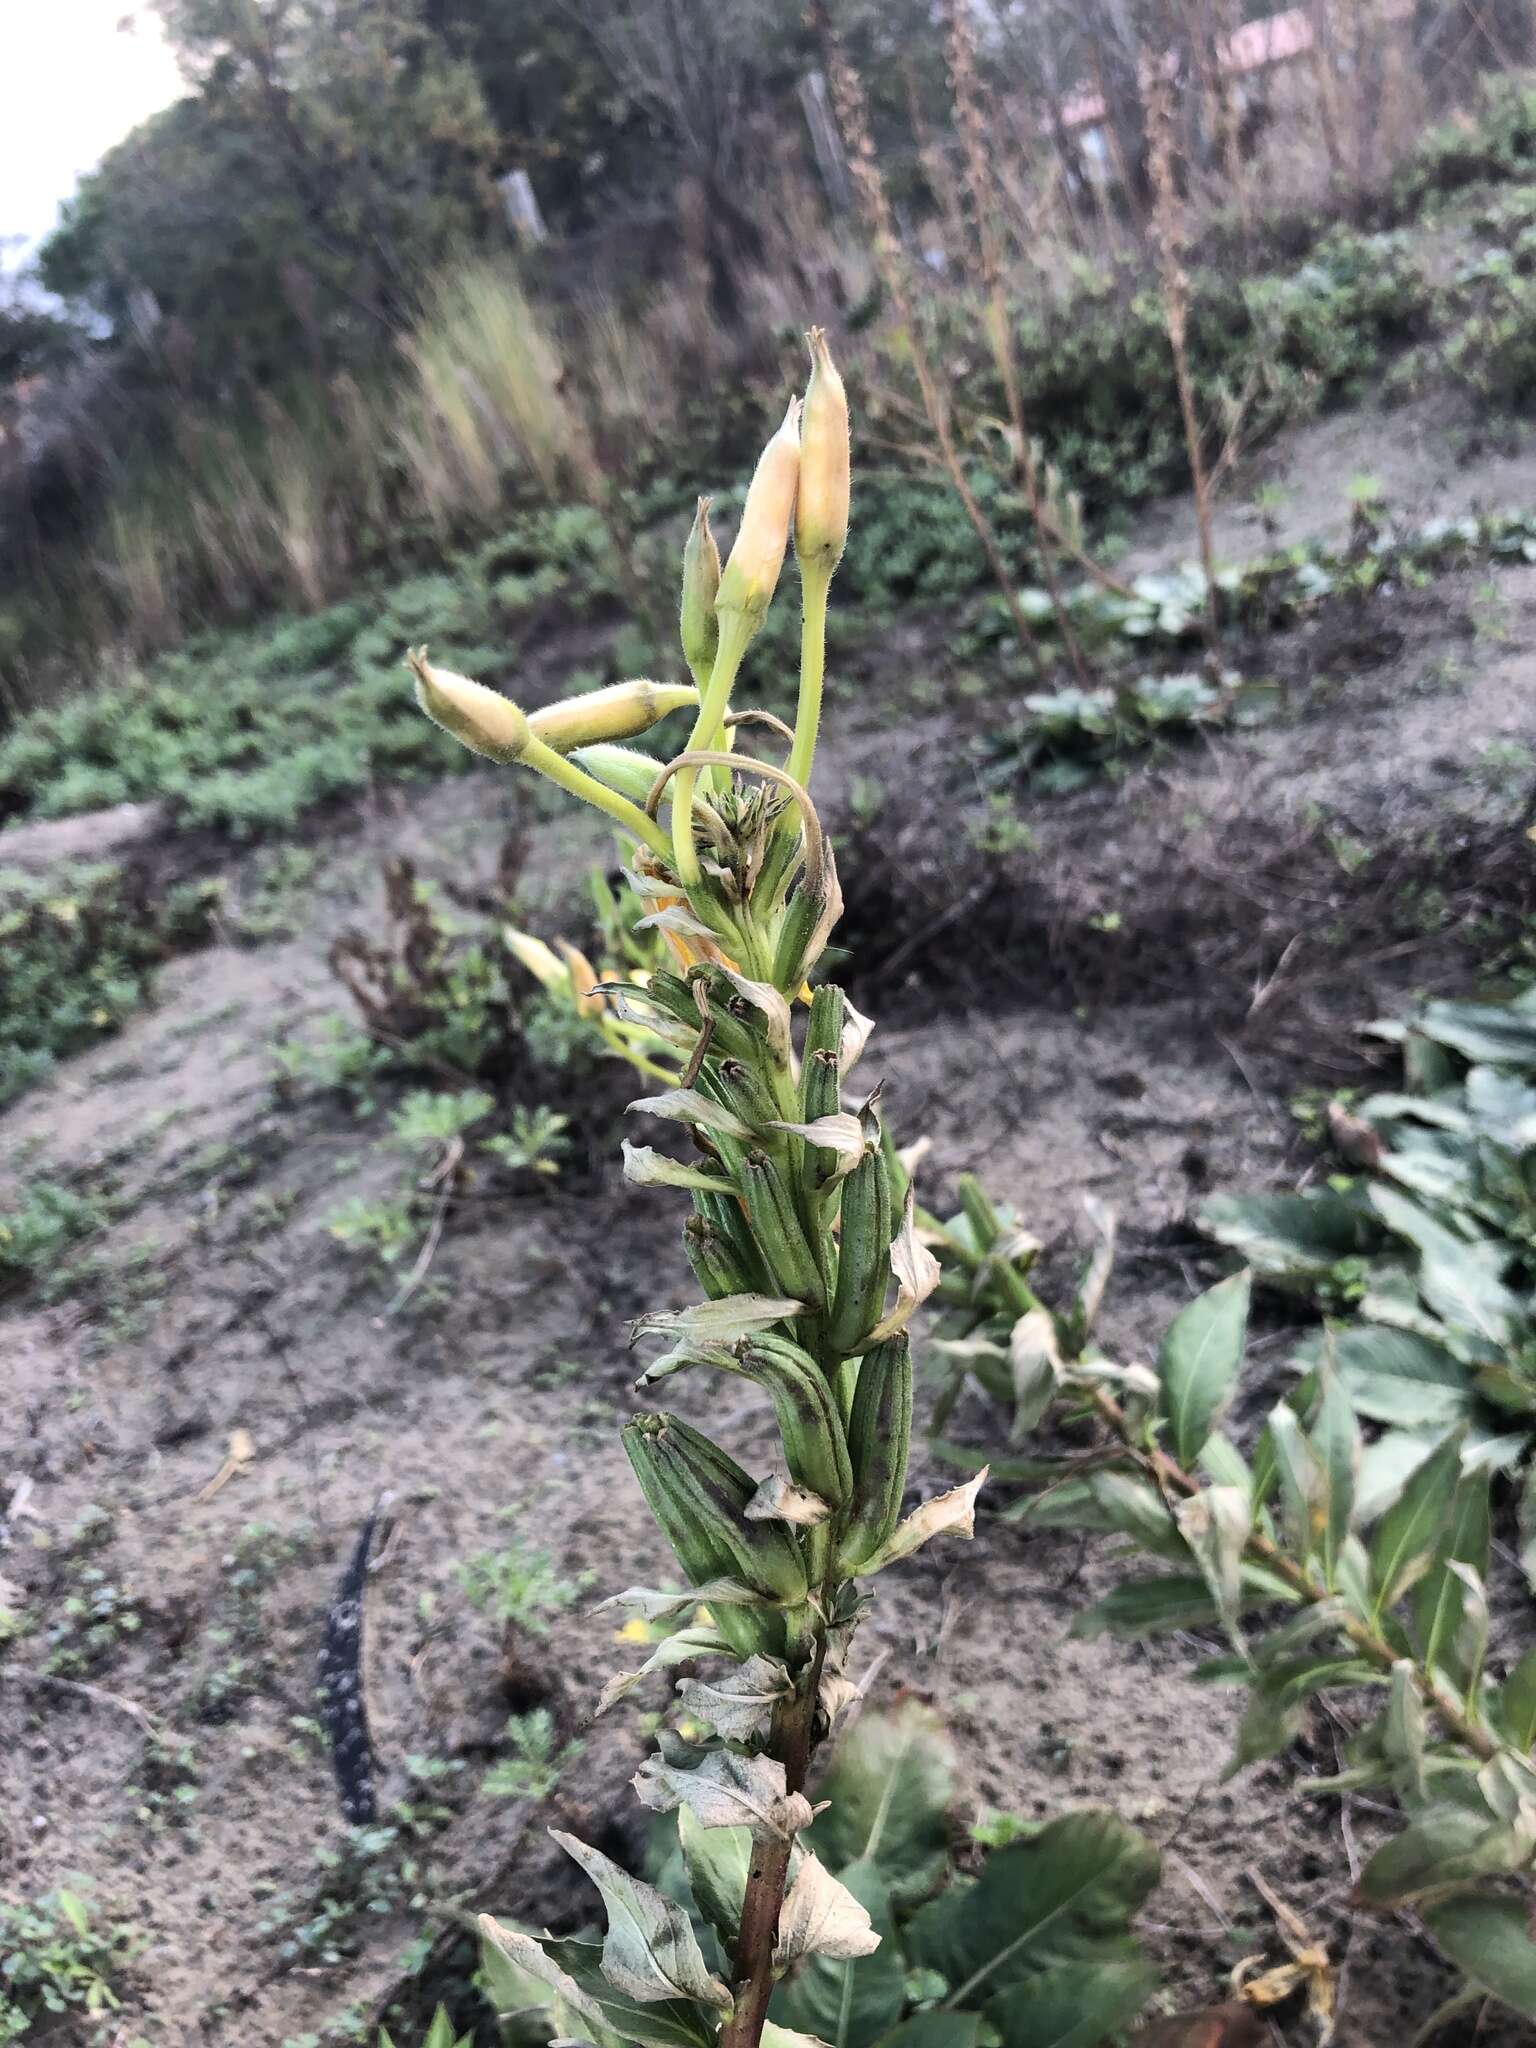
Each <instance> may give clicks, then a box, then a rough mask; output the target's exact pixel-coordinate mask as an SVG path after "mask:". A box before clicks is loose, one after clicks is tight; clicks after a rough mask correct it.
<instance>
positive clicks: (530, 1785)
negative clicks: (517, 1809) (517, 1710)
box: [481, 1707, 585, 1801]
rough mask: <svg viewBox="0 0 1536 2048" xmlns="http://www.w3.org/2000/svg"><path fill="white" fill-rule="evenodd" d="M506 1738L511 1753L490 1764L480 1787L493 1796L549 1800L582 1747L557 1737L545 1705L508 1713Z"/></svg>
mask: <svg viewBox="0 0 1536 2048" xmlns="http://www.w3.org/2000/svg"><path fill="white" fill-rule="evenodd" d="M506 1740H507V1743H508V1746H509V1747H510V1749H511V1751H512V1754H511V1755H510V1756H509V1757H503V1758H502V1759H501V1760H500V1761H499V1762H498V1763H495V1764H493V1765H492V1766H491V1768H490V1770H488V1771H487V1772H486V1774H485V1779H484V1782H483V1784H482V1786H481V1790H482V1791H484V1792H486V1793H488V1794H489V1795H490V1796H491V1797H492V1798H494V1799H529V1800H534V1801H538V1800H543V1799H548V1797H549V1796H550V1794H551V1793H552V1792H553V1791H554V1789H555V1787H556V1786H557V1785H558V1784H559V1782H560V1779H561V1776H562V1775H563V1773H564V1772H565V1771H566V1770H567V1769H568V1768H569V1767H570V1765H571V1764H573V1763H574V1762H575V1761H576V1759H577V1757H579V1756H580V1755H581V1752H582V1750H583V1748H584V1747H585V1745H584V1744H583V1743H581V1742H579V1741H572V1742H565V1743H562V1742H561V1741H560V1740H559V1737H558V1736H557V1734H556V1732H555V1721H554V1716H553V1715H552V1714H551V1713H550V1711H549V1709H548V1708H547V1707H534V1708H533V1709H531V1711H530V1712H528V1713H526V1714H511V1715H509V1716H508V1717H507V1730H506Z"/></svg>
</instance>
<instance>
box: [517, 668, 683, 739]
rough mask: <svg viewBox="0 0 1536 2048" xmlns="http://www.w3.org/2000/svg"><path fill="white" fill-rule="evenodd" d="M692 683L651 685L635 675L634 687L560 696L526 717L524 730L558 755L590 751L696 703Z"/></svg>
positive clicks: (619, 685)
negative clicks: (555, 702) (586, 749)
mask: <svg viewBox="0 0 1536 2048" xmlns="http://www.w3.org/2000/svg"><path fill="white" fill-rule="evenodd" d="M698 701H699V693H698V691H697V690H696V689H695V688H694V687H693V685H692V683H653V682H650V681H649V680H648V679H646V678H645V677H637V678H636V679H635V681H634V682H632V683H610V684H609V685H608V687H607V688H606V689H604V690H587V691H585V692H584V693H583V694H582V695H581V696H579V697H562V698H561V699H560V701H559V703H558V704H546V705H545V706H544V708H543V709H542V710H541V711H533V712H530V713H529V715H528V730H529V731H530V732H531V733H532V734H533V736H534V738H535V739H536V740H542V741H543V742H544V744H545V746H546V747H553V748H554V750H555V752H556V753H557V754H568V753H569V752H570V751H571V749H572V748H573V747H592V746H596V745H597V744H598V743H599V742H600V741H602V740H629V739H633V738H634V737H635V735H636V734H637V733H642V732H649V731H650V729H651V727H652V726H653V725H655V724H656V722H657V720H658V719H662V718H665V717H666V715H667V713H668V712H669V711H680V710H681V709H682V707H683V706H684V705H685V704H697V703H698Z"/></svg>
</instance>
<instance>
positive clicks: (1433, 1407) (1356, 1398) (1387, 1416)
mask: <svg viewBox="0 0 1536 2048" xmlns="http://www.w3.org/2000/svg"><path fill="white" fill-rule="evenodd" d="M1327 1341H1328V1344H1329V1346H1330V1349H1331V1354H1332V1358H1333V1363H1334V1367H1335V1370H1336V1371H1337V1373H1338V1375H1339V1378H1340V1380H1341V1381H1342V1383H1343V1386H1344V1391H1345V1393H1346V1394H1348V1396H1349V1399H1350V1402H1351V1405H1352V1406H1353V1408H1354V1410H1355V1413H1356V1414H1357V1415H1363V1416H1364V1417H1365V1418H1366V1419H1367V1421H1370V1422H1386V1423H1392V1424H1395V1425H1396V1426H1397V1427H1398V1428H1401V1429H1433V1430H1437V1431H1443V1430H1447V1429H1452V1428H1454V1427H1455V1425H1456V1424H1457V1423H1458V1422H1461V1421H1463V1420H1465V1419H1466V1418H1467V1417H1468V1416H1470V1415H1471V1414H1472V1412H1473V1410H1474V1409H1475V1408H1476V1406H1477V1399H1476V1395H1475V1393H1474V1390H1473V1387H1472V1381H1471V1377H1470V1375H1469V1374H1468V1372H1467V1368H1466V1367H1465V1366H1464V1365H1463V1364H1462V1363H1461V1361H1460V1360H1459V1359H1456V1358H1453V1357H1452V1356H1451V1354H1450V1352H1449V1351H1447V1350H1446V1349H1445V1347H1444V1345H1442V1344H1436V1343H1435V1342H1433V1340H1432V1339H1430V1338H1428V1337H1422V1336H1420V1335H1419V1334H1418V1333H1417V1332H1416V1331H1413V1330H1393V1329H1389V1328H1388V1327H1387V1326H1386V1325H1385V1324H1383V1323H1350V1324H1345V1325H1343V1326H1342V1327H1337V1328H1332V1329H1330V1330H1329V1331H1328V1333H1327ZM1321 1353H1322V1339H1320V1338H1319V1339H1315V1340H1313V1341H1312V1342H1310V1343H1308V1344H1305V1345H1303V1346H1302V1347H1301V1348H1300V1349H1299V1350H1298V1352H1297V1353H1296V1359H1295V1363H1296V1364H1297V1365H1300V1366H1311V1365H1315V1364H1316V1363H1317V1361H1318V1359H1319V1357H1320V1356H1321Z"/></svg>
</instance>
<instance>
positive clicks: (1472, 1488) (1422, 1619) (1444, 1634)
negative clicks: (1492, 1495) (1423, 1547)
mask: <svg viewBox="0 0 1536 2048" xmlns="http://www.w3.org/2000/svg"><path fill="white" fill-rule="evenodd" d="M1488 1494H1489V1479H1488V1474H1487V1473H1486V1472H1468V1473H1464V1474H1463V1475H1462V1477H1461V1479H1460V1480H1459V1481H1458V1482H1457V1486H1456V1490H1455V1493H1454V1494H1453V1495H1452V1498H1451V1512H1450V1519H1449V1521H1448V1522H1447V1524H1446V1526H1445V1529H1444V1531H1443V1533H1442V1535H1441V1537H1440V1540H1439V1542H1438V1543H1437V1544H1436V1546H1435V1554H1434V1560H1433V1562H1432V1563H1431V1565H1430V1567H1429V1570H1428V1571H1427V1572H1426V1573H1425V1574H1424V1576H1423V1578H1422V1579H1420V1581H1419V1583H1418V1584H1417V1585H1416V1586H1415V1587H1414V1589H1413V1626H1414V1631H1415V1633H1416V1634H1417V1636H1418V1640H1419V1645H1420V1648H1421V1649H1422V1651H1423V1653H1424V1662H1425V1663H1426V1664H1427V1665H1428V1666H1429V1667H1430V1668H1431V1669H1435V1668H1437V1667H1438V1668H1439V1669H1442V1670H1444V1671H1445V1672H1446V1673H1447V1674H1448V1675H1449V1677H1450V1678H1451V1680H1452V1683H1453V1684H1454V1685H1456V1686H1457V1687H1458V1688H1459V1689H1460V1690H1461V1691H1462V1692H1465V1691H1466V1690H1467V1688H1468V1687H1469V1686H1470V1684H1471V1683H1472V1677H1473V1673H1472V1671H1471V1669H1470V1668H1469V1666H1468V1664H1467V1663H1466V1662H1465V1661H1464V1660H1463V1658H1462V1657H1461V1656H1459V1655H1458V1654H1457V1648H1458V1639H1459V1637H1460V1635H1461V1632H1462V1625H1463V1622H1464V1620H1465V1619H1466V1618H1467V1614H1468V1588H1467V1585H1466V1583H1465V1581H1464V1580H1463V1579H1462V1578H1461V1577H1460V1576H1459V1575H1458V1574H1457V1573H1456V1572H1454V1571H1453V1570H1452V1569H1451V1567H1452V1565H1453V1564H1462V1565H1470V1566H1471V1568H1472V1570H1473V1571H1474V1572H1476V1573H1477V1574H1478V1576H1479V1578H1486V1577H1487V1575H1488V1559H1489V1552H1490V1529H1489V1500H1488Z"/></svg>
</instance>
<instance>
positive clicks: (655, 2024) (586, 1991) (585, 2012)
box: [542, 1935, 718, 2048]
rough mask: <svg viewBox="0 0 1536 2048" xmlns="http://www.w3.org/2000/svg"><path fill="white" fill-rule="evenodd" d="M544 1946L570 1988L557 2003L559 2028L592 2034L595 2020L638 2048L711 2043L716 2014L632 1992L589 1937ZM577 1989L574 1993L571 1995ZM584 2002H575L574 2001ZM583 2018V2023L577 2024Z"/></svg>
mask: <svg viewBox="0 0 1536 2048" xmlns="http://www.w3.org/2000/svg"><path fill="white" fill-rule="evenodd" d="M542 1946H543V1948H544V1950H545V1952H546V1954H547V1956H548V1958H549V1960H550V1962H551V1963H552V1964H553V1965H554V1967H555V1968H556V1969H557V1970H558V1971H560V1973H561V1974H562V1976H563V1978H564V1982H565V1985H566V1986H567V1987H568V1989H567V1990H566V1992H565V1994H564V1997H563V1999H562V2000H561V2001H560V2002H559V2003H557V2004H556V2007H555V2021H556V2031H557V2033H559V2034H561V2035H570V2034H572V2033H576V2034H578V2036H579V2037H580V2038H583V2039H590V2038H592V2028H593V2024H594V2022H593V2020H592V2018H591V2017H589V2015H593V2014H595V2015H596V2024H597V2025H598V2027H599V2028H601V2029H605V2030H606V2033H607V2035H609V2036H611V2037H612V2038H613V2039H614V2040H615V2041H622V2042H625V2043H633V2044H634V2048H711V2044H712V2043H713V2042H714V2040H715V2035H716V2022H717V2020H718V2014H717V2013H716V2012H714V2011H713V2010H712V2009H711V2008H710V2007H708V2006H703V2005H698V2004H696V2003H695V2002H694V2001H693V2000H691V1999H686V1998H669V1999H661V2000H653V1999H637V1998H634V1997H631V1996H629V1995H628V1994H626V1993H625V1992H623V1991H621V1990H619V1988H618V1987H617V1986H616V1985H615V1984H614V1983H613V1982H612V1980H611V1979H610V1978H609V1977H608V1975H607V1974H606V1970H605V1966H604V1962H603V1956H604V1953H605V1951H604V1950H603V1949H601V1948H599V1947H598V1946H597V1944H596V1943H595V1942H590V1941H571V1940H561V1941H555V1940H551V1939H550V1938H549V1936H548V1935H546V1936H545V1938H544V1941H543V1943H542ZM573 1994H574V1996H573ZM576 1999H579V2000H580V2001H581V2003H580V2004H579V2005H577V2004H576V2003H575V2000H576ZM577 2017H580V2018H581V2019H582V2022H583V2024H582V2025H581V2027H580V2028H576V2027H573V2026H572V2025H571V2021H572V2020H574V2019H576V2018H577Z"/></svg>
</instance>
